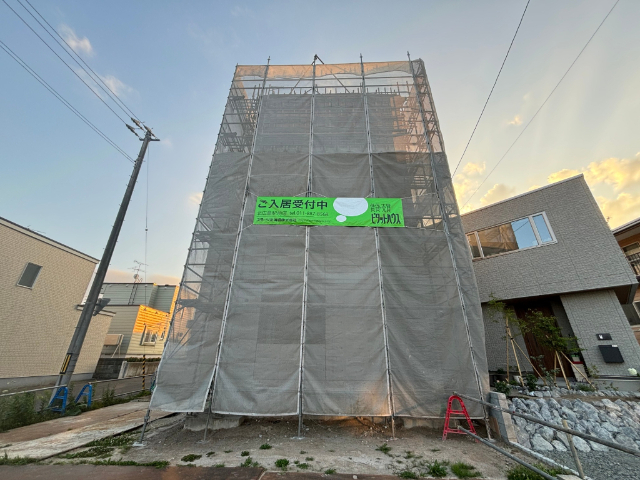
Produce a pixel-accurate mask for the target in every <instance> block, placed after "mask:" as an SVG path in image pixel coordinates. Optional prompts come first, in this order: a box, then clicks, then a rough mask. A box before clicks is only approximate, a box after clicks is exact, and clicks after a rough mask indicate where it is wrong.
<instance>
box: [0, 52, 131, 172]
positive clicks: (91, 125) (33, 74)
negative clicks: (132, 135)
mask: <svg viewBox="0 0 640 480" xmlns="http://www.w3.org/2000/svg"><path fill="white" fill-rule="evenodd" d="M0 48H2V49H3V50H4V51H5V52H6V53H7V54H8V55H9V56H10V57H11V58H13V59H14V60H15V61H16V62H17V63H18V64H19V65H20V66H21V67H22V68H24V69H25V70H26V71H27V72H29V74H30V75H31V76H33V78H35V79H36V80H37V81H38V82H40V84H41V85H42V86H43V87H45V88H46V89H47V90H49V92H50V93H51V94H52V95H53V96H54V97H56V98H57V99H58V100H60V101H61V102H62V103H63V105H64V106H65V107H67V108H68V109H69V110H71V111H72V112H73V113H74V114H75V115H77V116H78V117H79V118H80V120H82V121H83V122H84V123H86V124H87V125H88V126H89V127H90V128H91V129H92V130H93V131H94V132H96V133H97V134H98V135H100V136H101V137H102V138H103V139H104V140H105V141H106V142H107V143H108V144H109V145H111V146H112V147H113V148H115V149H116V150H117V151H118V152H119V153H120V154H121V155H123V156H124V157H125V158H126V159H127V160H129V161H130V162H132V163H133V159H132V158H131V157H130V156H129V155H128V154H127V153H126V152H125V151H124V150H122V149H121V148H120V147H119V146H118V145H117V144H116V143H115V142H114V141H113V140H111V139H110V138H109V137H107V135H105V134H104V133H103V132H102V131H101V130H100V129H99V128H98V127H96V126H95V125H94V124H93V123H91V122H90V121H89V120H88V119H87V118H86V117H85V116H84V115H82V114H81V113H80V112H79V111H78V110H77V109H76V108H75V107H74V106H73V105H71V104H70V103H69V102H68V101H67V100H66V99H65V98H64V97H63V96H62V95H60V94H59V93H58V92H57V91H56V90H55V89H54V88H53V87H52V86H51V85H49V84H48V83H47V82H46V81H45V80H44V79H43V78H42V77H41V76H40V75H38V74H37V73H36V72H35V70H33V69H32V68H31V67H30V66H29V65H28V64H27V63H26V62H25V61H24V60H22V58H20V56H18V54H16V53H15V52H14V51H13V50H11V49H10V48H9V47H8V46H7V45H6V44H5V43H4V42H3V41H2V40H0Z"/></svg>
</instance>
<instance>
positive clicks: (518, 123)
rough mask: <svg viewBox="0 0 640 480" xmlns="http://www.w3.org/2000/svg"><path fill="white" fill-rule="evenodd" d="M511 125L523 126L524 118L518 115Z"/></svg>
mask: <svg viewBox="0 0 640 480" xmlns="http://www.w3.org/2000/svg"><path fill="white" fill-rule="evenodd" d="M509 125H522V116H521V115H516V116H515V117H513V120H511V121H510V122H509Z"/></svg>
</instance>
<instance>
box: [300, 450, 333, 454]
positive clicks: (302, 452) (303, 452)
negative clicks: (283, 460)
mask: <svg viewBox="0 0 640 480" xmlns="http://www.w3.org/2000/svg"><path fill="white" fill-rule="evenodd" d="M329 451H330V452H333V450H329ZM305 453H307V452H306V451H304V450H300V455H304V454H305Z"/></svg>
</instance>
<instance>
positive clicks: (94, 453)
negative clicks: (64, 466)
mask: <svg viewBox="0 0 640 480" xmlns="http://www.w3.org/2000/svg"><path fill="white" fill-rule="evenodd" d="M114 450H115V448H114V447H106V446H103V445H99V446H97V447H91V448H90V449H88V450H83V451H82V452H77V453H68V454H66V455H61V458H88V457H96V458H106V457H110V456H111V455H112V454H113V451H114Z"/></svg>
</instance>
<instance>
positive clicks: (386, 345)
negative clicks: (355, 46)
mask: <svg viewBox="0 0 640 480" xmlns="http://www.w3.org/2000/svg"><path fill="white" fill-rule="evenodd" d="M360 71H361V73H362V98H363V104H364V118H365V127H366V129H367V154H368V157H369V175H370V176H371V197H375V196H376V188H375V180H374V177H373V157H372V155H371V151H372V148H371V128H370V125H369V104H368V102H367V86H366V82H365V77H364V64H363V63H362V54H360ZM373 232H374V236H375V239H376V259H377V261H378V283H379V285H380V310H381V312H382V335H383V338H384V360H385V365H386V367H387V391H388V393H389V396H388V402H389V411H390V412H391V436H392V437H393V438H395V436H396V421H395V405H394V403H393V387H392V385H391V364H390V362H389V337H388V334H387V315H386V310H385V304H384V288H383V283H382V262H381V260H380V237H379V235H378V227H375V228H374V229H373Z"/></svg>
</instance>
